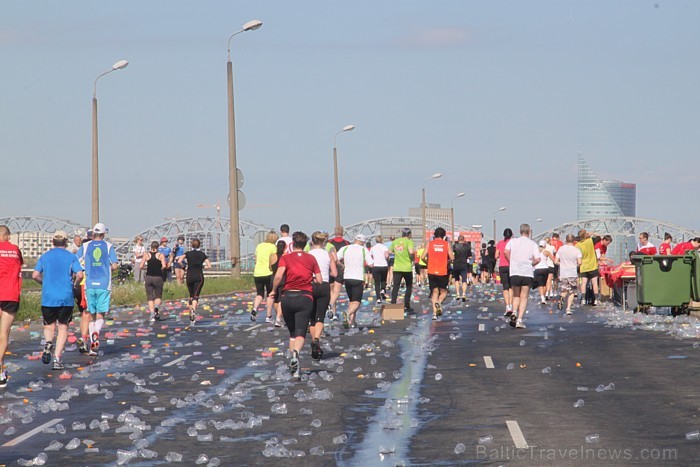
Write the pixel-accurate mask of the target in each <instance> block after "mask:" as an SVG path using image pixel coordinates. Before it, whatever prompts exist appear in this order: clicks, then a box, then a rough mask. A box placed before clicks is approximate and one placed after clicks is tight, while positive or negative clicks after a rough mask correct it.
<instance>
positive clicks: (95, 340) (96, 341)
mask: <svg viewBox="0 0 700 467" xmlns="http://www.w3.org/2000/svg"><path fill="white" fill-rule="evenodd" d="M90 340H91V341H92V343H91V344H90V348H91V349H93V350H97V349H99V348H100V333H99V332H97V331H95V332H93V333H92V336H91V337H90Z"/></svg>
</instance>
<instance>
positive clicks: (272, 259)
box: [266, 240, 287, 328]
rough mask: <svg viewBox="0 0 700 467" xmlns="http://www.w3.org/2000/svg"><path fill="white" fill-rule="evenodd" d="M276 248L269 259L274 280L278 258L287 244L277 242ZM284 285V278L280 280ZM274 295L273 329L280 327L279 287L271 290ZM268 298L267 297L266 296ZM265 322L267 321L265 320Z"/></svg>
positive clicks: (278, 262)
mask: <svg viewBox="0 0 700 467" xmlns="http://www.w3.org/2000/svg"><path fill="white" fill-rule="evenodd" d="M275 246H276V247H277V252H276V253H275V254H274V256H271V257H270V263H271V264H270V269H271V270H272V277H273V280H274V277H275V274H277V268H278V267H279V264H280V258H282V256H283V255H284V250H285V249H286V248H287V244H286V243H285V242H284V240H277V244H276V245H275ZM281 285H284V277H283V278H282V284H281ZM272 290H273V291H274V292H275V293H274V294H272V302H273V304H274V310H275V327H276V328H281V327H282V306H281V305H280V296H281V295H282V294H281V293H280V292H281V291H280V290H279V287H278V288H277V289H272ZM268 296H269V295H268ZM266 321H267V320H266Z"/></svg>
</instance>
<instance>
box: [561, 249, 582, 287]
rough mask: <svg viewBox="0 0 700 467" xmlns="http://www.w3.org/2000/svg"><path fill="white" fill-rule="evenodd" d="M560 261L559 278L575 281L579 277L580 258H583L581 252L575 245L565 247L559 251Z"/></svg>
mask: <svg viewBox="0 0 700 467" xmlns="http://www.w3.org/2000/svg"><path fill="white" fill-rule="evenodd" d="M557 258H558V259H559V278H560V279H575V278H577V277H578V271H577V267H578V258H583V254H582V253H581V250H579V249H578V248H576V247H575V246H573V245H564V246H563V247H561V248H559V251H557Z"/></svg>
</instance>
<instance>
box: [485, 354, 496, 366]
mask: <svg viewBox="0 0 700 467" xmlns="http://www.w3.org/2000/svg"><path fill="white" fill-rule="evenodd" d="M484 363H485V364H486V368H495V367H494V366H493V360H492V359H491V357H489V356H488V355H484Z"/></svg>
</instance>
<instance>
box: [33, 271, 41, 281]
mask: <svg viewBox="0 0 700 467" xmlns="http://www.w3.org/2000/svg"><path fill="white" fill-rule="evenodd" d="M32 279H34V280H35V281H37V282H38V283H39V284H41V281H42V280H43V278H42V277H41V273H40V272H39V271H32Z"/></svg>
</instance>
